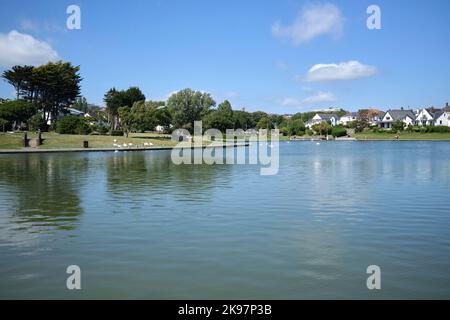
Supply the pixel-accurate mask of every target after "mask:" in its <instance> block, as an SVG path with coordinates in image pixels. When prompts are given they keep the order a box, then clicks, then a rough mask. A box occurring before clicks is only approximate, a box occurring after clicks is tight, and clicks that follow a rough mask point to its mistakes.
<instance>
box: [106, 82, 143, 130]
mask: <svg viewBox="0 0 450 320" xmlns="http://www.w3.org/2000/svg"><path fill="white" fill-rule="evenodd" d="M103 101H104V102H105V103H106V109H107V111H108V114H109V123H110V126H111V127H112V129H113V130H116V129H117V127H118V126H119V108H121V107H128V108H129V109H131V108H132V106H133V105H134V103H135V102H139V101H145V95H144V94H143V93H142V92H141V90H140V89H139V88H137V87H130V88H128V89H127V90H121V91H118V90H116V88H111V89H109V90H108V92H106V94H105V96H104V98H103Z"/></svg>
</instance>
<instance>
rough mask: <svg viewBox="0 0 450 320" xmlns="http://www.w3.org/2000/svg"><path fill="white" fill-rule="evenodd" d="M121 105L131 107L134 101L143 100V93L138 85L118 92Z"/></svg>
mask: <svg viewBox="0 0 450 320" xmlns="http://www.w3.org/2000/svg"><path fill="white" fill-rule="evenodd" d="M120 95H121V99H122V105H121V107H130V108H131V107H132V106H133V104H134V103H135V102H138V101H145V95H144V94H143V93H142V91H141V89H139V88H138V87H130V88H128V89H127V90H125V91H122V92H120Z"/></svg>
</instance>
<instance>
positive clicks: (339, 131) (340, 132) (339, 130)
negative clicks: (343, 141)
mask: <svg viewBox="0 0 450 320" xmlns="http://www.w3.org/2000/svg"><path fill="white" fill-rule="evenodd" d="M331 135H332V136H333V137H335V138H339V137H344V136H346V135H347V129H345V128H344V127H342V126H336V127H333V128H332V129H331Z"/></svg>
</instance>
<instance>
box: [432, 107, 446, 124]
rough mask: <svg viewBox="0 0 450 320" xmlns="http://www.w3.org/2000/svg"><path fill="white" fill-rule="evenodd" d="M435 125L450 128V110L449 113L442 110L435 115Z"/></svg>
mask: <svg viewBox="0 0 450 320" xmlns="http://www.w3.org/2000/svg"><path fill="white" fill-rule="evenodd" d="M434 125H435V126H446V127H450V108H449V110H448V111H444V109H442V110H441V111H438V112H436V113H435V114H434Z"/></svg>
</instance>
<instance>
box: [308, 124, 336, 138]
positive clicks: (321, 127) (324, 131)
mask: <svg viewBox="0 0 450 320" xmlns="http://www.w3.org/2000/svg"><path fill="white" fill-rule="evenodd" d="M332 128H333V127H332V126H331V124H329V123H328V122H326V121H322V122H321V123H318V124H315V125H313V126H312V129H313V130H314V131H315V132H317V133H318V134H320V135H328V134H330V132H331V129H332Z"/></svg>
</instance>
